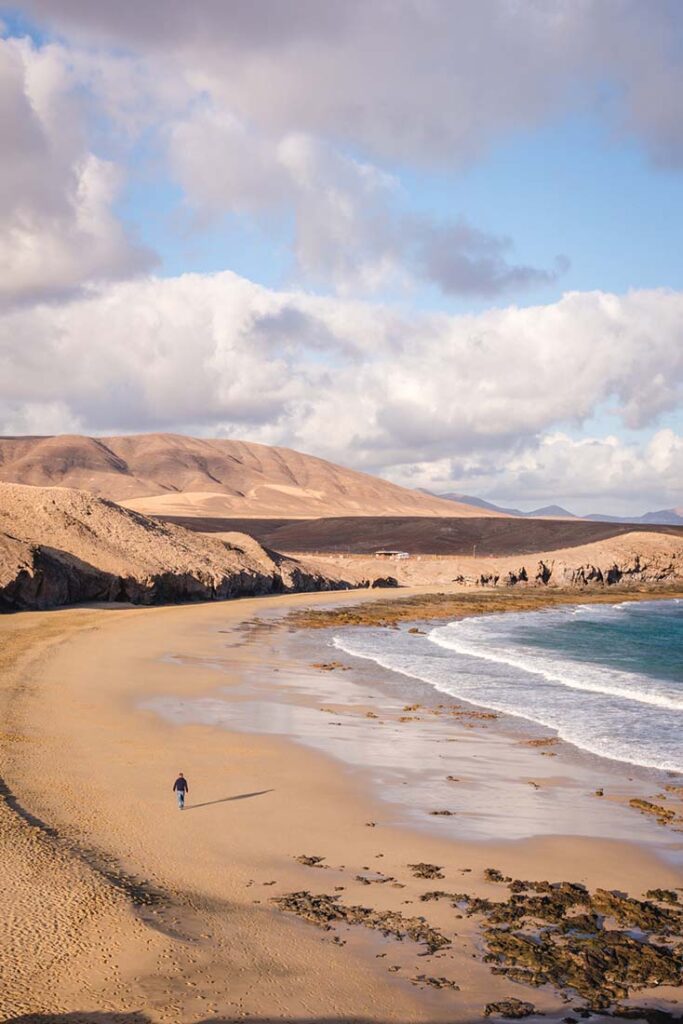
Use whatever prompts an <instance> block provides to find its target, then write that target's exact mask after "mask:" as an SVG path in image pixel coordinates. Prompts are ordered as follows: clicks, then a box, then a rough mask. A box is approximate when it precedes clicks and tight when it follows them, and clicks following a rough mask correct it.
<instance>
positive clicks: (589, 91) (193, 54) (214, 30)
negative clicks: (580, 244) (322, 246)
mask: <svg viewBox="0 0 683 1024" xmlns="http://www.w3.org/2000/svg"><path fill="white" fill-rule="evenodd" d="M25 6H26V7H27V9H28V10H29V11H31V12H33V13H34V14H35V15H36V17H37V18H38V19H40V20H41V21H43V22H46V23H48V24H51V25H54V26H57V27H58V28H59V29H62V30H65V31H67V32H68V33H70V34H71V35H73V36H74V37H75V38H79V39H81V40H86V41H88V42H93V41H97V42H99V43H102V44H104V45H111V44H112V43H115V44H118V45H120V44H123V45H124V46H127V47H129V48H130V49H131V50H133V51H135V52H137V53H141V54H144V55H146V56H148V57H149V58H151V59H153V60H155V61H160V62H163V61H166V62H167V63H173V64H174V65H175V66H176V67H182V68H183V69H184V72H185V73H186V74H187V75H188V76H189V77H191V78H192V80H193V81H194V83H195V86H196V87H197V88H199V89H202V90H205V91H206V92H207V93H208V94H209V95H211V96H212V97H213V99H214V101H215V102H216V103H217V105H218V106H219V107H221V108H223V109H226V110H229V111H231V112H232V113H233V114H234V115H235V116H237V117H238V118H240V119H241V120H244V121H253V122H254V123H256V124H258V125H259V126H260V128H261V130H263V131H266V132H269V133H272V134H274V135H284V134H288V133H290V132H304V133H309V134H312V135H314V136H316V137H320V138H326V139H328V140H333V141H335V142H337V143H341V144H343V145H349V144H350V145H352V146H353V147H355V148H360V149H362V151H363V152H364V153H365V154H366V155H368V156H369V157H371V158H375V159H378V160H380V161H384V160H400V161H407V162H408V163H415V162H418V163H443V162H445V163H448V164H450V165H452V164H453V163H454V162H458V161H462V160H467V159H469V158H471V157H472V156H477V155H479V154H480V153H481V151H482V149H483V148H485V147H486V146H488V145H489V144H490V143H491V141H495V140H496V139H498V138H500V137H503V136H505V135H507V134H509V133H510V132H512V131H515V130H518V129H524V128H527V127H531V126H533V125H535V124H538V123H539V122H540V121H541V120H543V119H544V118H546V117H548V116H549V115H550V114H556V113H557V112H558V111H559V112H563V111H565V110H568V109H584V110H591V111H592V112H595V113H597V114H598V115H599V116H602V117H603V118H604V119H605V122H606V123H607V124H608V125H610V126H611V127H612V128H613V129H614V130H616V131H619V132H622V133H626V134H629V135H635V136H636V137H638V138H640V139H642V140H643V141H644V142H645V144H646V145H647V146H648V147H649V148H650V151H651V152H652V154H653V156H654V157H655V159H657V160H659V161H661V162H666V163H672V164H673V163H677V164H679V165H680V163H681V160H683V116H681V115H682V114H683V62H682V61H681V53H680V46H679V44H678V40H679V38H680V32H681V26H682V21H683V13H682V12H681V5H680V3H679V2H678V0H658V2H657V3H655V4H643V3H642V2H641V0H556V2H553V3H538V2H533V0H528V2H526V3H519V2H518V0H477V2H476V3H458V4H454V3H452V2H451V0H427V2H415V0H399V2H396V0H374V2H373V3H367V0H345V2H344V3H321V2H319V0H288V2H286V3H284V2H280V3H278V2H273V0H231V2H230V3H229V4H226V3H225V2H223V0H203V3H202V4H201V5H200V6H199V7H197V5H192V4H188V3H186V2H185V0H146V2H145V3H141V4H137V5H136V6H135V7H131V5H130V4H124V5H117V4H111V3H99V4H94V3H92V0H26V4H25Z"/></svg>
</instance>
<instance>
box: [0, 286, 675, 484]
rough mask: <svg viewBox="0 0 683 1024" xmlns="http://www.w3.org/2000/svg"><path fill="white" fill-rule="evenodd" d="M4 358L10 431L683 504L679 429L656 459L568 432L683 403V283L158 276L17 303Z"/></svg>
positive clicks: (2, 414) (2, 330) (2, 423)
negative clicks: (538, 285)
mask: <svg viewBox="0 0 683 1024" xmlns="http://www.w3.org/2000/svg"><path fill="white" fill-rule="evenodd" d="M0 353H1V354H2V355H1V361H0V382H1V383H0V427H1V428H2V430H3V431H4V432H5V433H14V432H29V433H31V432H41V431H48V432H53V431H59V430H72V431H76V430H78V431H92V432H96V433H114V432H116V431H120V430H124V431H136V430H139V431H143V430H177V429H182V430H186V431H189V432H197V433H200V434H205V435H218V436H221V435H223V436H227V435H230V436H248V437H250V438H252V439H255V440H261V441H264V442H266V443H276V444H283V445H287V446H291V447H294V448H299V449H301V450H303V451H312V452H315V453H316V454H320V455H323V456H325V457H328V458H330V459H332V460H334V461H339V462H342V463H346V464H352V465H354V466H356V467H357V468H363V469H367V470H369V471H373V472H376V471H382V472H384V473H387V474H389V475H390V476H392V477H393V478H394V479H397V480H401V481H403V482H405V483H412V484H413V485H415V486H417V485H423V486H432V487H433V486H435V484H436V485H438V484H439V483H440V482H441V481H443V483H444V485H445V486H446V487H450V488H452V487H453V482H454V481H456V482H457V481H463V480H470V481H472V480H474V481H479V482H480V484H481V485H482V486H485V488H486V490H488V491H490V490H491V488H493V489H494V490H495V489H496V488H497V490H498V493H503V492H507V491H508V490H509V488H510V486H511V481H516V485H517V486H518V487H519V488H520V489H521V490H522V491H523V492H525V493H527V494H529V495H530V496H532V495H533V496H535V495H537V494H540V493H541V491H542V489H543V488H545V489H546V490H545V491H544V492H543V493H548V491H547V489H548V488H550V489H551V490H552V491H553V493H556V494H557V495H560V494H567V493H569V492H568V491H567V488H568V487H570V488H572V490H571V493H572V494H576V495H583V494H590V493H596V492H600V493H602V494H608V495H614V496H622V497H627V496H629V495H634V494H636V493H639V492H640V491H641V490H642V488H643V486H645V485H646V484H647V485H648V487H649V488H650V489H652V488H653V487H655V484H656V487H657V488H658V491H657V493H658V494H662V495H663V493H664V492H666V493H667V494H668V493H669V492H671V494H674V492H677V493H680V490H679V489H680V486H681V485H680V481H681V473H680V470H681V468H683V466H682V465H681V457H682V455H681V453H682V451H683V449H682V448H681V443H682V442H681V439H680V438H677V437H676V436H675V435H674V434H673V433H672V432H670V431H668V432H667V431H666V430H665V431H660V432H659V433H658V434H657V435H656V439H655V440H654V441H652V442H651V443H650V445H649V446H647V445H645V446H644V447H643V446H641V448H637V447H636V448H634V447H633V446H630V447H629V445H628V444H624V443H620V442H619V441H617V440H615V439H614V438H607V439H603V440H599V439H596V440H594V441H581V442H577V441H573V440H571V438H570V437H569V436H567V431H569V430H570V428H572V427H574V428H578V427H579V426H580V425H581V424H582V423H583V422H585V421H587V420H590V418H591V417H592V416H593V415H594V413H595V411H596V409H600V408H609V409H610V410H611V412H612V415H613V416H615V417H617V418H618V420H620V421H621V423H622V425H623V426H624V427H627V428H628V427H630V428H645V427H653V426H656V424H657V422H658V419H659V417H661V416H662V415H664V414H667V413H670V412H671V411H672V410H676V409H677V408H679V407H680V404H681V397H682V394H683V295H682V294H680V293H677V292H669V291H643V292H633V293H631V294H629V295H626V296H616V295H609V294H604V293H600V292H593V293H572V294H568V295H566V296H564V297H563V298H562V299H561V300H560V301H559V302H557V303H555V304H552V305H548V306H539V307H531V308H526V309H520V308H517V307H509V308H507V309H497V310H489V311H487V312H484V313H481V314H477V315H470V316H447V315H445V314H439V315H429V314H421V315H413V316H406V315H404V314H399V313H397V312H396V310H395V309H392V308H389V307H382V306H377V305H373V304H370V303H360V302H357V301H352V300H345V299H341V298H336V297H335V298H333V297H328V298H323V297H316V296H312V295H309V294H306V293H303V292H280V291H274V290H269V289H266V288H263V287H260V286H258V285H255V284H253V283H252V282H249V281H247V280H245V279H243V278H240V277H237V276H236V275H234V274H232V273H229V272H226V273H222V274H216V275H211V276H202V275H185V276H182V277H179V278H175V279H154V278H147V279H144V280H139V281H130V282H121V283H114V284H109V285H106V286H101V287H100V288H97V289H91V291H90V293H89V294H88V295H87V296H85V297H78V298H75V299H73V300H71V301H67V302H63V303H60V304H58V305H55V304H54V303H52V304H42V305H38V306H34V307H32V308H30V309H26V308H22V309H15V310H12V311H8V312H6V313H5V314H4V315H3V316H2V317H0ZM501 367H505V372H501ZM456 453H457V454H456ZM518 493H519V492H518Z"/></svg>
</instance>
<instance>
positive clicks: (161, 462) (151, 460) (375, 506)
mask: <svg viewBox="0 0 683 1024" xmlns="http://www.w3.org/2000/svg"><path fill="white" fill-rule="evenodd" d="M0 481H6V482H8V483H18V484H30V485H31V486H34V487H73V488H78V489H80V490H85V491H90V492H91V493H92V494H95V495H97V496H98V497H101V498H109V499H110V500H112V501H116V502H118V503H119V504H120V505H125V506H127V507H129V508H133V509H135V510H136V511H138V512H142V513H143V514H144V515H160V516H164V515H165V516H185V517H188V516H213V517H221V516H223V517H225V516H228V517H230V516H233V517H234V516H238V517H239V516H242V517H265V518H272V517H283V516H286V517H288V518H315V517H318V516H340V515H345V516H348V515H357V516H387V515H389V516H392V515H393V516H447V517H449V518H450V517H452V516H472V515H475V514H476V513H474V512H473V510H472V507H471V506H470V505H464V504H461V503H457V502H447V501H442V500H441V499H439V498H436V497H434V496H432V495H426V494H421V493H420V492H419V491H414V490H410V489H409V488H407V487H398V486H397V485H396V484H392V483H389V482H388V481H387V480H381V479H379V478H378V477H374V476H370V475H369V474H367V473H358V472H356V471H355V470H351V469H345V468H344V467H342V466H335V465H334V464H333V463H331V462H326V461H325V460H324V459H318V458H316V457H314V456H313V455H303V454H302V453H300V452H296V451H293V450H292V449H290V448H275V447H270V446H269V445H264V444H255V443H252V442H248V441H238V440H232V439H227V438H226V439H219V440H214V439H209V438H196V437H185V436H183V435H180V434H137V435H133V434H131V435H127V436H124V437H82V436H80V435H76V434H73V435H61V436H57V437H0ZM478 514H479V515H480V516H481V515H493V514H494V513H492V512H490V511H480V512H479V513H478Z"/></svg>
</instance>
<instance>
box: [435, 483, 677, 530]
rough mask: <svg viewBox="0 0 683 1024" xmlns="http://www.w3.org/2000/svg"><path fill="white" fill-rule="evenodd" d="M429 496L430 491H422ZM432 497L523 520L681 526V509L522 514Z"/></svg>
mask: <svg viewBox="0 0 683 1024" xmlns="http://www.w3.org/2000/svg"><path fill="white" fill-rule="evenodd" d="M424 493H425V494H431V493H432V492H431V491H424ZM434 497H438V498H442V499H444V500H446V501H457V502H459V503H460V504H461V505H471V506H472V508H480V509H486V510H487V511H489V512H498V513H500V514H501V515H504V516H521V517H523V518H525V519H584V520H588V521H589V522H592V523H634V524H636V523H642V524H644V525H646V526H647V525H648V524H650V525H651V526H683V507H681V508H666V509H661V510H660V511H659V512H646V513H645V514H644V515H642V516H609V515H603V514H601V513H599V512H595V513H593V514H592V515H589V516H577V515H574V513H573V512H569V511H568V510H567V509H566V508H562V506H561V505H544V506H543V508H535V509H534V510H533V511H532V512H522V511H521V510H520V509H518V508H506V507H505V506H503V505H494V503H493V502H491V501H486V500H485V499H484V498H475V497H473V495H471V494H458V493H456V492H453V491H451V492H448V493H447V494H434Z"/></svg>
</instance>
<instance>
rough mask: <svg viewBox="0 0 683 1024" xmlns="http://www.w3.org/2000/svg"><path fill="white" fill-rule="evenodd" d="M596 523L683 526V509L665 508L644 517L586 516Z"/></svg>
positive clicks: (648, 513)
mask: <svg viewBox="0 0 683 1024" xmlns="http://www.w3.org/2000/svg"><path fill="white" fill-rule="evenodd" d="M583 518H584V519H590V520H591V521H592V522H594V523H646V524H647V523H651V524H652V526H683V509H680V508H664V509H661V510H660V511H659V512H646V513H645V515H642V516H604V515H600V513H594V514H592V515H590V516H584V517H583Z"/></svg>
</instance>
